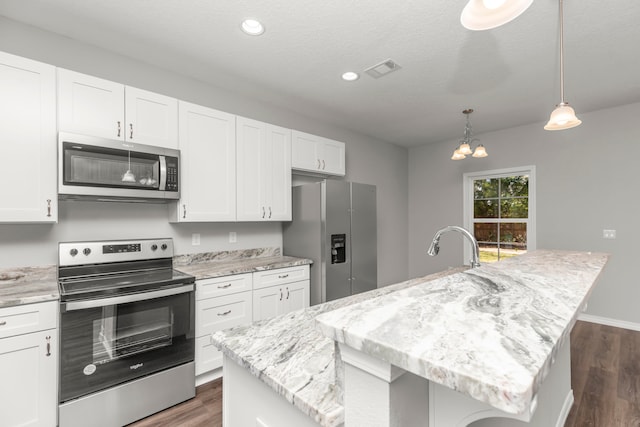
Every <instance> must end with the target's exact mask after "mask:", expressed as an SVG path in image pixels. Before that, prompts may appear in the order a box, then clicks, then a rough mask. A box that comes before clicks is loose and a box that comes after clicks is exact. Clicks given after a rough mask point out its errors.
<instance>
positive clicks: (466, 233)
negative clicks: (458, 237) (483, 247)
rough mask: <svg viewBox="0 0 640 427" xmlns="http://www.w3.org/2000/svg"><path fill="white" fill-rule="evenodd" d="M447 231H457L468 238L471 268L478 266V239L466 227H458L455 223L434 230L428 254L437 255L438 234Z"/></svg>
mask: <svg viewBox="0 0 640 427" xmlns="http://www.w3.org/2000/svg"><path fill="white" fill-rule="evenodd" d="M449 231H457V232H458V233H460V234H462V235H463V236H465V237H466V238H467V240H469V242H470V243H471V256H472V258H471V268H476V267H480V261H479V259H480V247H479V246H478V241H477V240H476V238H475V237H473V234H471V233H469V231H468V230H467V229H465V228H462V227H458V226H457V225H449V226H446V227H445V228H443V229H441V230H438V231H436V234H435V235H434V236H433V240H432V241H431V246H429V249H428V250H427V253H428V254H429V255H430V256H436V255H438V252H439V251H440V236H442V235H443V234H444V233H447V232H449Z"/></svg>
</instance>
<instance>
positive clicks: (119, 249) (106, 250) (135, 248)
mask: <svg viewBox="0 0 640 427" xmlns="http://www.w3.org/2000/svg"><path fill="white" fill-rule="evenodd" d="M125 252H140V243H131V244H126V245H102V253H103V254H120V253H125Z"/></svg>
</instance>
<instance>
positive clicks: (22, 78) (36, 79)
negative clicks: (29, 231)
mask: <svg viewBox="0 0 640 427" xmlns="http://www.w3.org/2000/svg"><path fill="white" fill-rule="evenodd" d="M55 76H56V74H55V67H53V66H51V65H47V64H43V63H40V62H36V61H31V60H29V59H25V58H20V57H18V56H14V55H9V54H6V53H2V52H0V94H2V95H1V96H0V117H2V120H0V134H1V135H2V142H1V143H0V159H3V162H2V167H1V168H0V182H2V183H3V185H2V187H1V188H0V199H2V203H1V204H0V222H4V223H9V222H56V221H57V219H58V215H57V202H58V196H57V188H56V183H57V179H56V163H57V162H56V159H57V157H56V151H57V148H56V147H57V143H56V140H57V138H56V119H55V117H56V104H55V93H56V78H55Z"/></svg>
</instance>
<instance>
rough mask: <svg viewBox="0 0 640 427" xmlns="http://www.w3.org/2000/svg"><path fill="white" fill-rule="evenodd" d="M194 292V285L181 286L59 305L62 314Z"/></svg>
mask: <svg viewBox="0 0 640 427" xmlns="http://www.w3.org/2000/svg"><path fill="white" fill-rule="evenodd" d="M194 290H195V285H194V284H189V285H183V286H180V287H177V288H169V289H161V290H159V291H152V292H142V293H137V294H130V295H123V296H120V297H112V298H101V299H94V300H86V301H70V302H64V303H62V304H61V309H62V311H63V312H66V311H75V310H85V309H87V308H96V307H106V306H109V305H118V304H126V303H129V302H136V301H145V300H150V299H153V298H161V297H167V296H171V295H179V294H184V293H187V292H193V291H194Z"/></svg>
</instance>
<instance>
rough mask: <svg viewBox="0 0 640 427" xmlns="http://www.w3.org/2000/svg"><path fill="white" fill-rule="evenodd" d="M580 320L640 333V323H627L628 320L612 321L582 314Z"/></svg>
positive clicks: (607, 318)
mask: <svg viewBox="0 0 640 427" xmlns="http://www.w3.org/2000/svg"><path fill="white" fill-rule="evenodd" d="M578 320H584V321H585V322H590V323H599V324H601V325H607V326H613V327H616V328H622V329H629V330H631V331H640V323H634V322H627V321H626V320H617V319H611V318H609V317H601V316H594V315H592V314H585V313H582V314H580V315H579V316H578Z"/></svg>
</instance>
